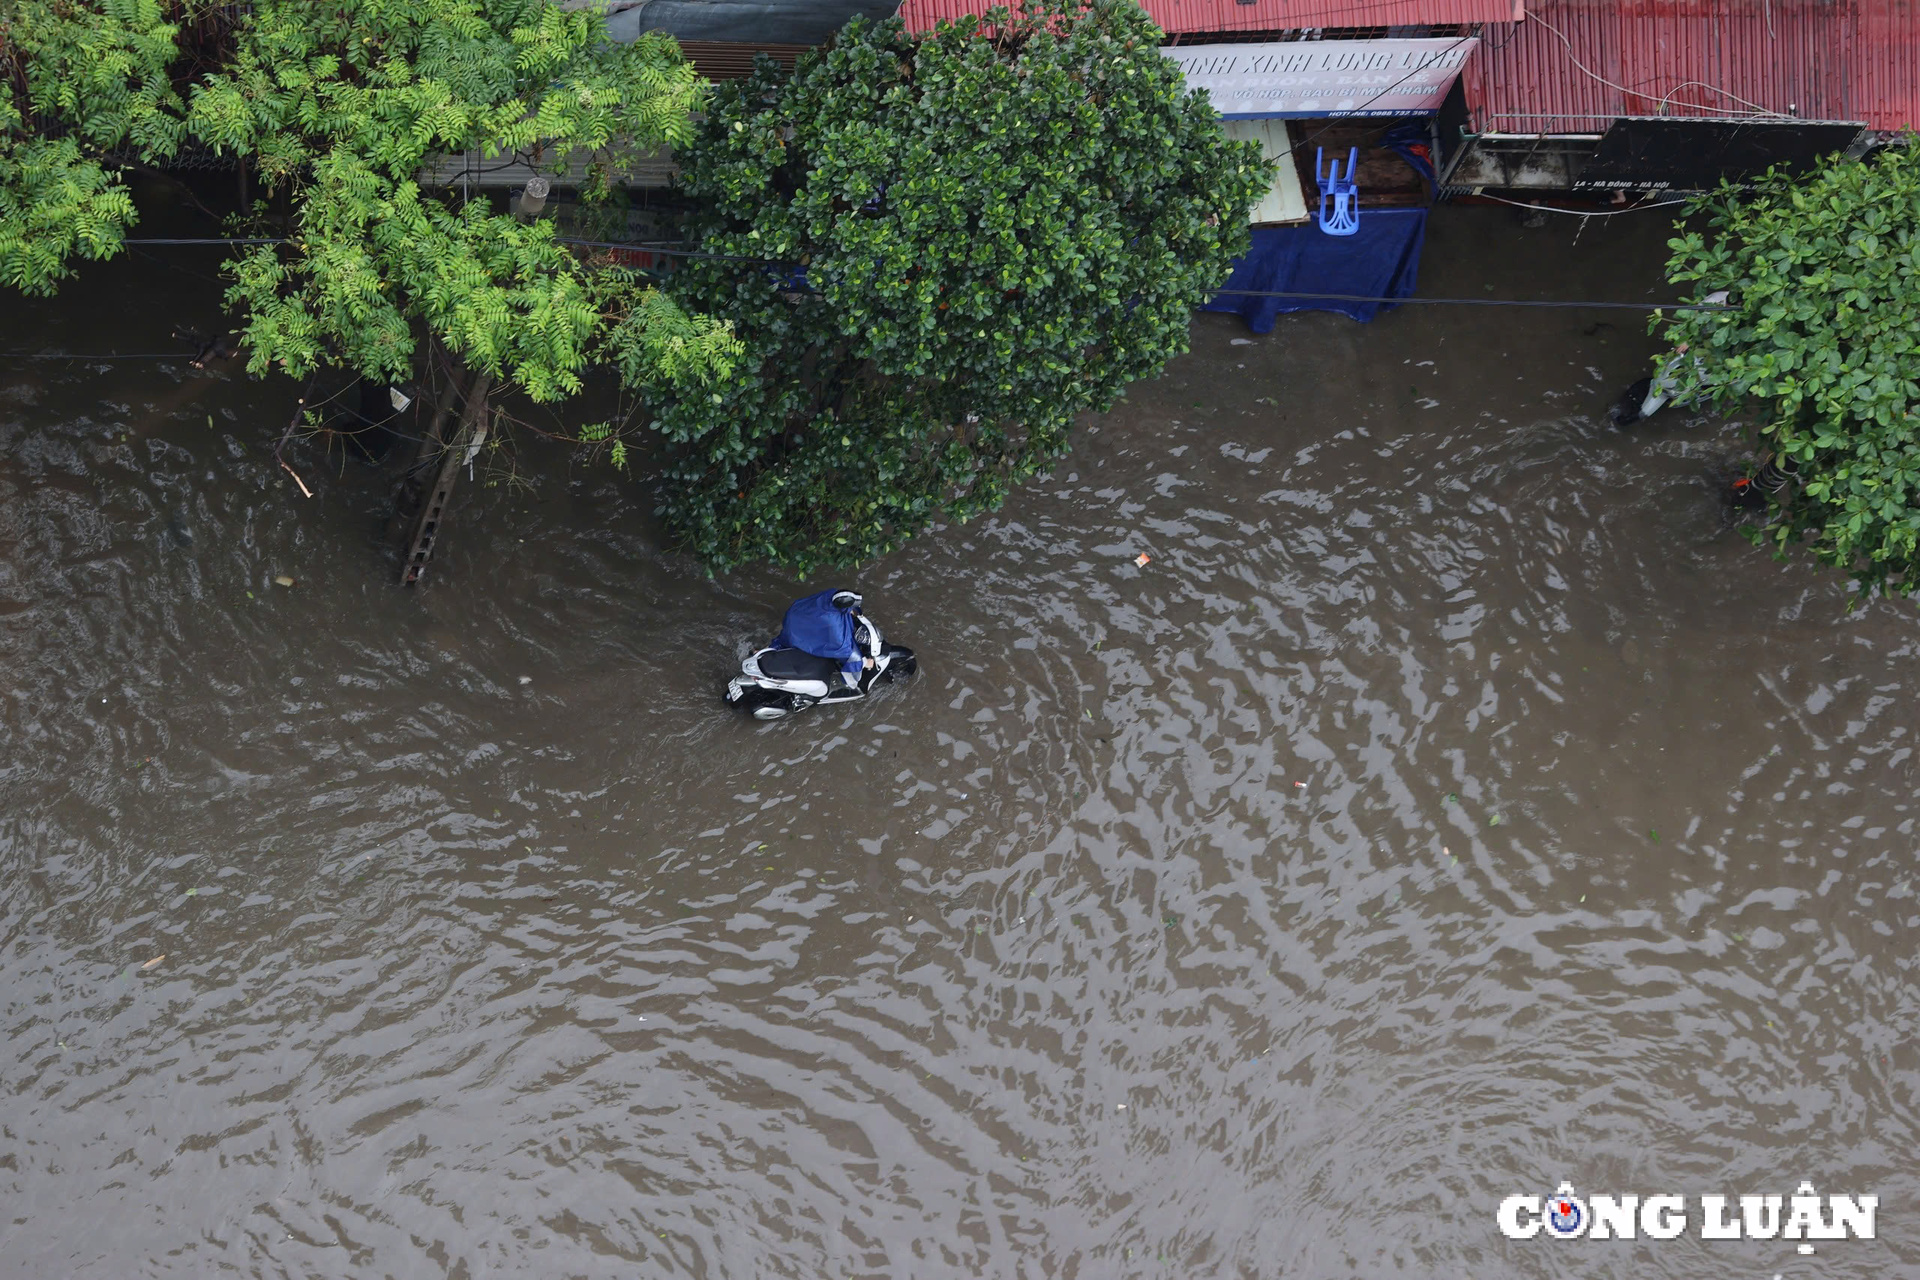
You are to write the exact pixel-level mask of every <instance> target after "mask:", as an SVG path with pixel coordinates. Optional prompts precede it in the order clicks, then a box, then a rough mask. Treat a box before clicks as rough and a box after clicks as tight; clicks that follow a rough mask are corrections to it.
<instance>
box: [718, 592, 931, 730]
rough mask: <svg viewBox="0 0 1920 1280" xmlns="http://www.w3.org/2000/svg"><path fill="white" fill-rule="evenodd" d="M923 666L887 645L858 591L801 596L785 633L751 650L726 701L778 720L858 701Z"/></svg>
mask: <svg viewBox="0 0 1920 1280" xmlns="http://www.w3.org/2000/svg"><path fill="white" fill-rule="evenodd" d="M918 669H919V663H918V662H917V661H916V660H915V658H914V656H913V650H911V649H909V648H907V647H906V646H905V645H898V644H889V643H888V642H887V640H886V638H885V637H884V636H882V635H881V634H880V628H879V627H877V626H875V625H874V622H873V619H871V618H869V617H868V616H867V615H866V614H865V613H864V612H863V611H862V609H861V600H860V597H859V596H858V595H857V594H855V593H854V592H852V591H822V592H820V593H818V594H817V595H811V596H807V597H806V598H805V599H802V600H796V601H794V602H793V604H792V606H791V607H789V608H788V610H787V616H786V620H785V622H784V624H783V625H782V626H781V628H780V634H779V635H777V636H775V637H774V639H773V643H772V644H770V645H768V646H767V647H766V648H764V649H758V650H755V651H754V652H753V653H751V654H748V655H747V657H746V658H745V660H743V661H742V662H741V663H740V674H739V675H737V676H735V677H734V678H733V679H731V680H729V681H728V682H727V705H728V706H730V707H734V708H736V709H738V710H740V711H744V712H746V713H747V714H748V715H751V716H752V717H753V718H754V719H756V720H778V719H780V718H781V717H782V716H788V715H792V714H793V713H794V712H796V711H805V710H806V709H807V708H808V707H811V706H813V705H815V704H816V703H821V702H857V701H859V700H860V699H861V698H864V697H866V696H867V695H868V694H869V693H871V692H873V690H874V689H876V688H878V687H879V686H880V685H882V684H887V683H890V682H892V681H894V680H904V679H905V678H907V677H908V676H911V675H912V674H913V673H914V672H915V671H916V670H918Z"/></svg>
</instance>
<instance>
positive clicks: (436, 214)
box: [0, 0, 739, 400]
mask: <svg viewBox="0 0 1920 1280" xmlns="http://www.w3.org/2000/svg"><path fill="white" fill-rule="evenodd" d="M703 93H704V82H702V81H700V80H699V79H698V78H697V77H696V76H695V74H694V72H693V69H692V67H691V66H690V65H689V64H688V63H687V62H686V61H685V60H684V59H683V58H682V57H681V56H680V53H679V50H678V48H677V47H676V46H675V45H674V43H673V41H672V40H671V39H669V38H667V37H664V36H646V37H643V38H642V39H641V40H640V41H639V42H637V43H634V44H627V45H615V44H612V43H610V42H609V41H608V40H607V39H606V38H605V30H604V25H603V22H602V19H601V18H600V16H599V15H598V14H597V12H594V11H592V10H580V11H574V12H565V11H562V10H561V9H560V8H559V7H558V6H557V5H556V4H553V3H548V2H547V0H254V2H253V3H250V4H247V5H243V6H215V5H211V4H207V3H201V2H198V0H192V2H181V0H0V283H4V284H6V285H9V286H12V287H13V288H16V289H20V290H23V291H26V292H30V293H45V292H50V291H51V290H52V289H53V288H55V287H56V286H57V284H58V282H59V281H60V280H61V278H62V277H63V276H65V275H66V274H67V273H68V272H69V271H70V270H71V267H72V263H73V262H74V260H75V259H77V258H104V257H108V256H111V255H112V254H113V253H115V252H117V251H118V249H119V248H120V246H121V244H122V243H123V240H124V236H125V232H126V229H127V227H128V226H129V225H131V224H132V223H133V221H134V219H135V211H134V208H133V204H132V201H131V199H130V197H129V195H128V192H127V189H126V187H125V185H124V183H123V181H122V179H121V176H120V167H121V164H122V163H123V162H127V161H131V162H134V163H143V164H150V165H159V164H164V163H165V162H166V161H167V160H168V159H169V158H171V157H173V156H175V155H176V154H177V153H178V152H179V151H180V149H181V148H183V147H186V146H189V145H196V144H197V145H200V146H205V147H211V148H213V149H214V150H215V151H218V152H221V153H224V154H228V155H233V156H237V157H239V158H240V159H241V160H242V161H243V162H244V163H245V164H246V165H248V166H249V167H250V168H251V169H252V170H253V171H254V172H256V173H257V174H258V175H259V178H260V180H261V181H262V183H263V184H264V185H265V187H266V189H267V191H268V193H269V194H270V195H271V196H274V197H277V198H279V199H281V200H283V201H284V203H285V207H286V208H287V209H288V210H289V211H290V212H289V217H288V225H289V234H288V237H287V242H286V243H284V244H276V245H259V246H254V247H253V248H251V249H249V250H247V251H246V252H244V253H243V254H241V255H240V256H239V257H238V258H237V259H236V260H235V261H234V262H232V263H231V264H230V271H231V273H232V278H233V281H234V283H233V285H232V288H231V289H230V291H229V293H228V302H229V304H230V305H232V306H234V307H235V308H237V309H238V311H239V313H240V315H241V318H242V323H243V325H244V342H245V345H246V348H247V351H248V368H249V370H250V371H251V372H253V373H255V374H261V373H265V372H266V371H268V370H269V369H272V368H276V367H278V368H281V369H284V370H286V371H287V372H289V373H291V374H294V375H302V374H305V373H307V372H309V371H311V370H313V369H315V368H317V367H318V366H320V365H322V364H324V363H329V362H338V363H341V364H344V365H346V366H348V367H350V368H352V369H354V370H356V371H358V372H360V373H363V374H366V375H369V376H377V377H401V376H404V375H405V374H406V373H407V372H408V371H409V369H410V368H411V367H412V364H413V359H414V355H415V343H416V338H417V336H418V335H419V334H420V333H422V332H424V333H427V334H431V335H432V336H433V337H434V338H436V339H437V340H438V341H440V342H441V343H443V344H444V345H445V347H446V348H447V349H448V350H449V351H451V352H452V353H454V354H455V355H456V356H457V357H458V358H459V359H461V360H462V361H464V362H465V363H466V364H467V365H469V366H470V367H472V368H474V369H477V370H483V371H485V372H487V373H488V374H490V375H492V378H493V379H494V380H495V381H497V382H499V383H502V384H506V385H511V386H515V387H517V388H518V389H520V390H522V391H524V392H525V393H526V394H527V395H529V396H531V397H532V398H534V399H536V400H554V399H558V398H561V397H564V396H567V395H569V394H572V393H574V392H576V391H578V390H579V389H580V386H581V382H580V374H581V372H582V371H583V369H585V368H586V367H587V366H588V365H589V364H592V363H595V362H602V361H604V362H606V363H609V364H612V365H614V366H616V367H618V368H619V369H620V370H621V371H622V373H623V374H625V375H626V376H627V377H628V378H629V380H632V381H636V382H640V383H646V382H649V381H654V380H658V381H662V382H664V383H668V384H671V383H674V382H676V381H678V382H682V383H685V384H686V385H688V386H696V385H699V384H702V383H704V382H705V381H707V380H709V379H711V378H712V377H715V376H717V375H720V374H723V373H725V372H726V371H727V369H728V368H729V366H730V362H731V361H732V359H733V358H734V357H735V355H736V354H737V352H738V350H739V348H738V343H737V341H736V340H735V339H734V338H733V337H732V335H731V333H730V332H729V331H728V329H727V328H726V326H725V325H724V324H722V323H720V322H717V321H714V320H710V319H706V318H703V317H699V316H695V315H690V314H688V313H686V312H684V311H682V310H680V309H679V308H678V307H676V306H675V305H674V304H673V302H672V300H671V299H669V298H667V297H665V296H664V295H661V294H659V293H658V292H657V291H655V290H653V289H652V288H651V287H650V286H649V285H648V284H647V283H646V282H645V281H644V280H643V279H641V278H640V277H639V276H638V275H637V274H635V273H633V272H623V271H595V270H591V269H590V268H589V267H588V266H587V264H585V263H583V262H582V260H581V259H580V257H579V256H578V255H577V254H576V253H575V252H573V251H572V250H570V249H569V248H568V247H567V246H565V245H563V244H560V243H558V242H557V241H556V240H555V237H554V231H553V227H552V225H551V224H550V223H546V222H536V223H533V224H531V225H523V224H522V223H521V222H519V221H517V220H515V219H514V218H512V217H509V216H506V215H504V214H501V213H498V212H496V211H494V210H493V209H492V208H491V207H490V206H489V205H488V204H486V203H485V202H484V201H474V202H471V203H464V204H463V203H461V202H460V201H458V200H456V199H455V198H454V197H453V195H452V193H450V192H446V191H435V190H431V189H428V188H424V187H422V185H421V184H420V182H419V181H418V175H419V174H420V172H421V170H422V168H423V167H424V166H425V164H426V163H427V161H428V160H429V158H430V157H431V156H432V155H434V154H435V153H441V152H465V151H469V150H478V151H480V152H481V153H482V154H484V155H486V156H489V157H492V156H500V155H509V154H516V153H517V154H521V155H529V156H531V155H533V154H536V153H537V154H540V155H544V156H548V157H552V158H558V159H561V160H564V159H565V158H566V157H567V156H568V155H569V154H570V153H576V152H578V151H582V150H584V151H588V152H591V153H592V170H593V172H595V173H596V174H597V175H598V176H599V180H598V181H597V182H596V183H595V184H593V187H592V189H591V190H589V191H588V192H587V193H586V194H587V196H588V197H589V198H594V197H601V198H604V196H605V195H606V192H607V180H608V178H609V177H610V176H611V175H612V174H613V173H615V172H617V170H618V167H619V164H620V162H621V157H622V156H623V155H624V154H626V153H627V152H628V151H630V150H631V149H634V148H650V147H654V146H658V145H661V144H666V143H679V142H684V141H685V140H686V139H687V138H688V136H689V134H690V131H691V128H692V125H691V120H690V113H692V112H693V111H695V110H697V109H698V108H699V106H700V105H701V101H702V97H703Z"/></svg>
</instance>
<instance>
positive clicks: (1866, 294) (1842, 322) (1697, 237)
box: [1655, 139, 1920, 597]
mask: <svg viewBox="0 0 1920 1280" xmlns="http://www.w3.org/2000/svg"><path fill="white" fill-rule="evenodd" d="M1908 143H1909V145H1896V146H1890V147H1887V148H1884V149H1883V150H1882V151H1881V152H1880V153H1879V155H1878V156H1877V157H1875V158H1873V159H1871V160H1868V161H1847V160H1838V159H1836V160H1833V161H1831V162H1829V163H1827V164H1825V165H1823V166H1822V167H1821V168H1820V169H1819V170H1818V171H1817V172H1815V173H1814V174H1812V175H1810V176H1807V177H1804V178H1790V177H1787V176H1785V175H1782V174H1780V173H1778V172H1774V173H1769V174H1768V175H1767V176H1766V177H1765V178H1763V179H1762V180H1760V181H1759V182H1758V183H1756V184H1754V185H1752V186H1751V187H1749V188H1746V189H1738V188H1734V187H1732V186H1728V187H1726V188H1724V189H1722V190H1721V191H1720V192H1718V193H1717V194H1715V195H1712V196H1709V197H1703V198H1702V199H1699V200H1696V201H1695V202H1694V203H1693V204H1692V205H1691V206H1690V207H1689V208H1688V210H1687V212H1688V213H1689V214H1704V215H1705V222H1706V227H1705V229H1704V230H1703V231H1690V232H1687V233H1685V234H1682V235H1681V236H1679V237H1678V238H1676V239H1674V240H1672V241H1670V242H1669V243H1670V245H1671V247H1672V250H1673V255H1672V257H1671V259H1670V260H1669V261H1668V264H1667V271H1668V275H1669V277H1670V278H1671V279H1673V280H1674V281H1676V282H1684V283H1686V284H1688V285H1690V286H1691V287H1692V288H1693V289H1694V291H1695V296H1697V297H1702V298H1704V297H1705V296H1707V295H1708V294H1710V293H1713V292H1715V291H1718V290H1726V291H1727V293H1728V295H1729V296H1728V306H1729V308H1730V309H1729V310H1725V311H1683V312H1678V313H1675V314H1673V315H1670V316H1664V317H1656V320H1655V328H1656V330H1658V331H1660V332H1662V333H1663V334H1664V336H1665V337H1666V338H1667V339H1668V340H1669V341H1671V342H1672V343H1674V344H1675V350H1676V354H1675V355H1674V356H1673V357H1671V358H1670V359H1669V360H1668V361H1667V362H1666V363H1667V368H1668V369H1669V370H1670V371H1671V372H1672V373H1673V374H1674V375H1675V376H1676V377H1677V378H1678V380H1679V385H1678V389H1677V394H1678V395H1679V396H1680V397H1682V398H1687V397H1693V398H1696V399H1699V400H1701V401H1703V402H1706V403H1710V404H1712V405H1714V406H1716V407H1718V408H1720V409H1722V410H1724V411H1726V412H1729V413H1735V412H1743V411H1753V412H1755V413H1756V415H1757V416H1756V418H1755V423H1754V429H1755V433H1756V437H1757V439H1756V444H1757V446H1758V447H1759V449H1760V450H1761V454H1762V457H1763V458H1764V459H1767V460H1770V461H1772V462H1773V463H1774V465H1775V466H1776V467H1777V468H1779V469H1780V470H1781V471H1783V472H1785V473H1787V474H1788V477H1789V479H1788V482H1787V483H1786V484H1785V485H1783V486H1781V487H1780V488H1779V489H1777V490H1776V491H1775V493H1774V497H1773V504H1774V509H1773V511H1772V513H1771V519H1770V520H1769V521H1768V524H1767V526H1766V527H1765V528H1764V529H1760V528H1755V529H1751V530H1749V532H1750V534H1751V536H1753V537H1754V539H1755V540H1756V542H1760V543H1762V544H1764V543H1766V542H1771V543H1772V545H1773V547H1774V548H1775V554H1776V555H1778V556H1781V557H1784V556H1786V555H1787V554H1788V553H1789V552H1790V551H1791V550H1792V549H1793V548H1796V547H1799V548H1802V549H1803V550H1804V551H1805V552H1807V553H1810V554H1812V555H1813V556H1814V557H1815V558H1816V559H1818V560H1819V561H1820V562H1821V563H1823V564H1827V565H1831V566H1833V567H1834V568H1837V569H1840V570H1843V571H1845V572H1846V573H1848V574H1850V575H1851V576H1852V578H1853V580H1854V583H1855V584H1856V586H1857V587H1858V589H1859V593H1860V595H1861V596H1862V597H1865V596H1869V595H1871V594H1873V593H1874V592H1875V591H1880V592H1885V593H1888V594H1911V593H1912V592H1914V591H1915V590H1916V589H1920V549H1917V547H1916V544H1917V543H1920V147H1916V146H1914V145H1911V143H1912V139H1909V140H1908Z"/></svg>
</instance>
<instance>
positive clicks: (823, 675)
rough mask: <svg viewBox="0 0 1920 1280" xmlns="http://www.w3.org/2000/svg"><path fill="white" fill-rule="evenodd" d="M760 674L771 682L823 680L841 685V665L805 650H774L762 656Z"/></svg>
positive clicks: (829, 683) (760, 658) (830, 683)
mask: <svg viewBox="0 0 1920 1280" xmlns="http://www.w3.org/2000/svg"><path fill="white" fill-rule="evenodd" d="M758 661H759V663H760V674H761V675H763V676H766V677H767V678H768V679H770V680H823V681H825V682H826V683H827V684H828V685H830V686H831V685H836V684H839V683H840V664H839V663H837V662H835V661H834V660H833V659H832V658H816V657H814V656H813V655H812V654H810V653H808V652H807V651H806V650H805V649H773V650H769V651H768V652H766V653H763V654H761V655H760V657H759V659H758Z"/></svg>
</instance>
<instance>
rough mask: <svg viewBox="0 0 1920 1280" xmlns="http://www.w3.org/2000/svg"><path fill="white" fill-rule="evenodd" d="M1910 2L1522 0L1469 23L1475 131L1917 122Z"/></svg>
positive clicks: (1919, 52) (1914, 14)
mask: <svg viewBox="0 0 1920 1280" xmlns="http://www.w3.org/2000/svg"><path fill="white" fill-rule="evenodd" d="M1917 2H1920V0H1624V2H1621V0H1532V3H1530V4H1529V5H1528V9H1527V17H1526V20H1525V21H1522V22H1519V23H1517V24H1515V25H1513V26H1510V27H1496V28H1490V29H1488V30H1486V31H1484V32H1482V33H1481V35H1482V40H1481V44H1480V55H1479V57H1477V58H1475V59H1473V61H1472V62H1470V63H1468V65H1467V69H1466V72H1465V74H1464V76H1463V80H1464V83H1465V86H1466V94H1467V104H1468V107H1469V109H1470V111H1471V112H1472V114H1473V120H1474V124H1475V126H1476V127H1477V128H1479V129H1483V130H1488V131H1494V132H1510V133H1599V132H1602V131H1603V130H1605V128H1606V126H1607V123H1608V122H1609V121H1612V120H1614V119H1615V118H1617V117H1620V116H1647V115H1660V114H1666V115H1687V116H1743V115H1754V114H1761V113H1768V112H1777V113H1780V114H1789V115H1798V116H1800V117H1802V118H1804V119H1809V120H1863V121H1865V122H1866V123H1867V124H1868V125H1870V126H1872V127H1873V128H1876V129H1886V130H1893V129H1899V128H1903V127H1907V126H1912V125H1920V9H1916V3H1917Z"/></svg>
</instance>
